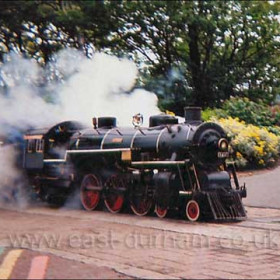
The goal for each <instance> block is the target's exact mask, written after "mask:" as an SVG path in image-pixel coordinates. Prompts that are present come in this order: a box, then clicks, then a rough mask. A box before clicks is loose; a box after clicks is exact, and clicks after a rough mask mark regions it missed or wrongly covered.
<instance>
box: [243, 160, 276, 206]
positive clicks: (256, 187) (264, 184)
mask: <svg viewBox="0 0 280 280" xmlns="http://www.w3.org/2000/svg"><path fill="white" fill-rule="evenodd" d="M239 181H240V183H243V182H245V183H246V186H247V198H245V199H244V200H243V202H244V204H245V205H247V206H254V207H269V208H280V166H279V167H277V168H275V169H273V170H271V171H265V172H263V173H259V174H254V175H253V176H246V177H240V178H239Z"/></svg>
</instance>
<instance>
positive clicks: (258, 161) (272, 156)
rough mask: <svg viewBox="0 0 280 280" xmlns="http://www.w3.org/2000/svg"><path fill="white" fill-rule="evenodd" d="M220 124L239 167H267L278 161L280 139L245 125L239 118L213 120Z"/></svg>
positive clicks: (265, 131)
mask: <svg viewBox="0 0 280 280" xmlns="http://www.w3.org/2000/svg"><path fill="white" fill-rule="evenodd" d="M212 121H214V122H216V123H218V124H220V125H221V126H222V127H223V128H224V129H225V131H226V132H227V134H228V136H229V137H230V139H231V147H232V149H233V157H234V160H236V164H237V165H238V166H239V167H245V166H246V167H266V166H268V165H271V164H275V163H276V161H277V159H278V154H279V147H280V137H279V136H277V135H275V134H273V133H271V132H269V131H268V129H266V128H259V127H257V126H254V125H251V124H245V122H244V121H240V120H239V119H238V118H231V117H229V118H222V119H219V120H217V119H212Z"/></svg>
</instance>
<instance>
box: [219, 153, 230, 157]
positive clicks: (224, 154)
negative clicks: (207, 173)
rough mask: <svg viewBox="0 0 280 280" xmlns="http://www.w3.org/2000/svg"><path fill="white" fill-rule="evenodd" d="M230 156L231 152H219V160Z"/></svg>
mask: <svg viewBox="0 0 280 280" xmlns="http://www.w3.org/2000/svg"><path fill="white" fill-rule="evenodd" d="M228 156H229V152H218V158H226V157H228Z"/></svg>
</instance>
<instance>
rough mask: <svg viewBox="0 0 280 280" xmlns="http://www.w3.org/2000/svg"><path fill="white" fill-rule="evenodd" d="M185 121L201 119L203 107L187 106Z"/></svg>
mask: <svg viewBox="0 0 280 280" xmlns="http://www.w3.org/2000/svg"><path fill="white" fill-rule="evenodd" d="M184 109H185V122H193V121H201V107H185V108H184Z"/></svg>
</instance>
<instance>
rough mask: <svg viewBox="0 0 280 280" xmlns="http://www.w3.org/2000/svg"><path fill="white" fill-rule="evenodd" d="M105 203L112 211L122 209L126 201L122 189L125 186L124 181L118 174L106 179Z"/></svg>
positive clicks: (115, 211) (116, 211)
mask: <svg viewBox="0 0 280 280" xmlns="http://www.w3.org/2000/svg"><path fill="white" fill-rule="evenodd" d="M105 186H106V190H105V197H104V203H105V205H106V208H107V209H108V210H109V211H110V212H111V213H118V212H120V211H121V209H122V206H123V203H124V194H123V193H121V190H120V189H124V188H125V184H124V181H123V180H122V178H120V177H119V176H117V175H113V176H111V177H109V178H108V180H107V181H106V185H105Z"/></svg>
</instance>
